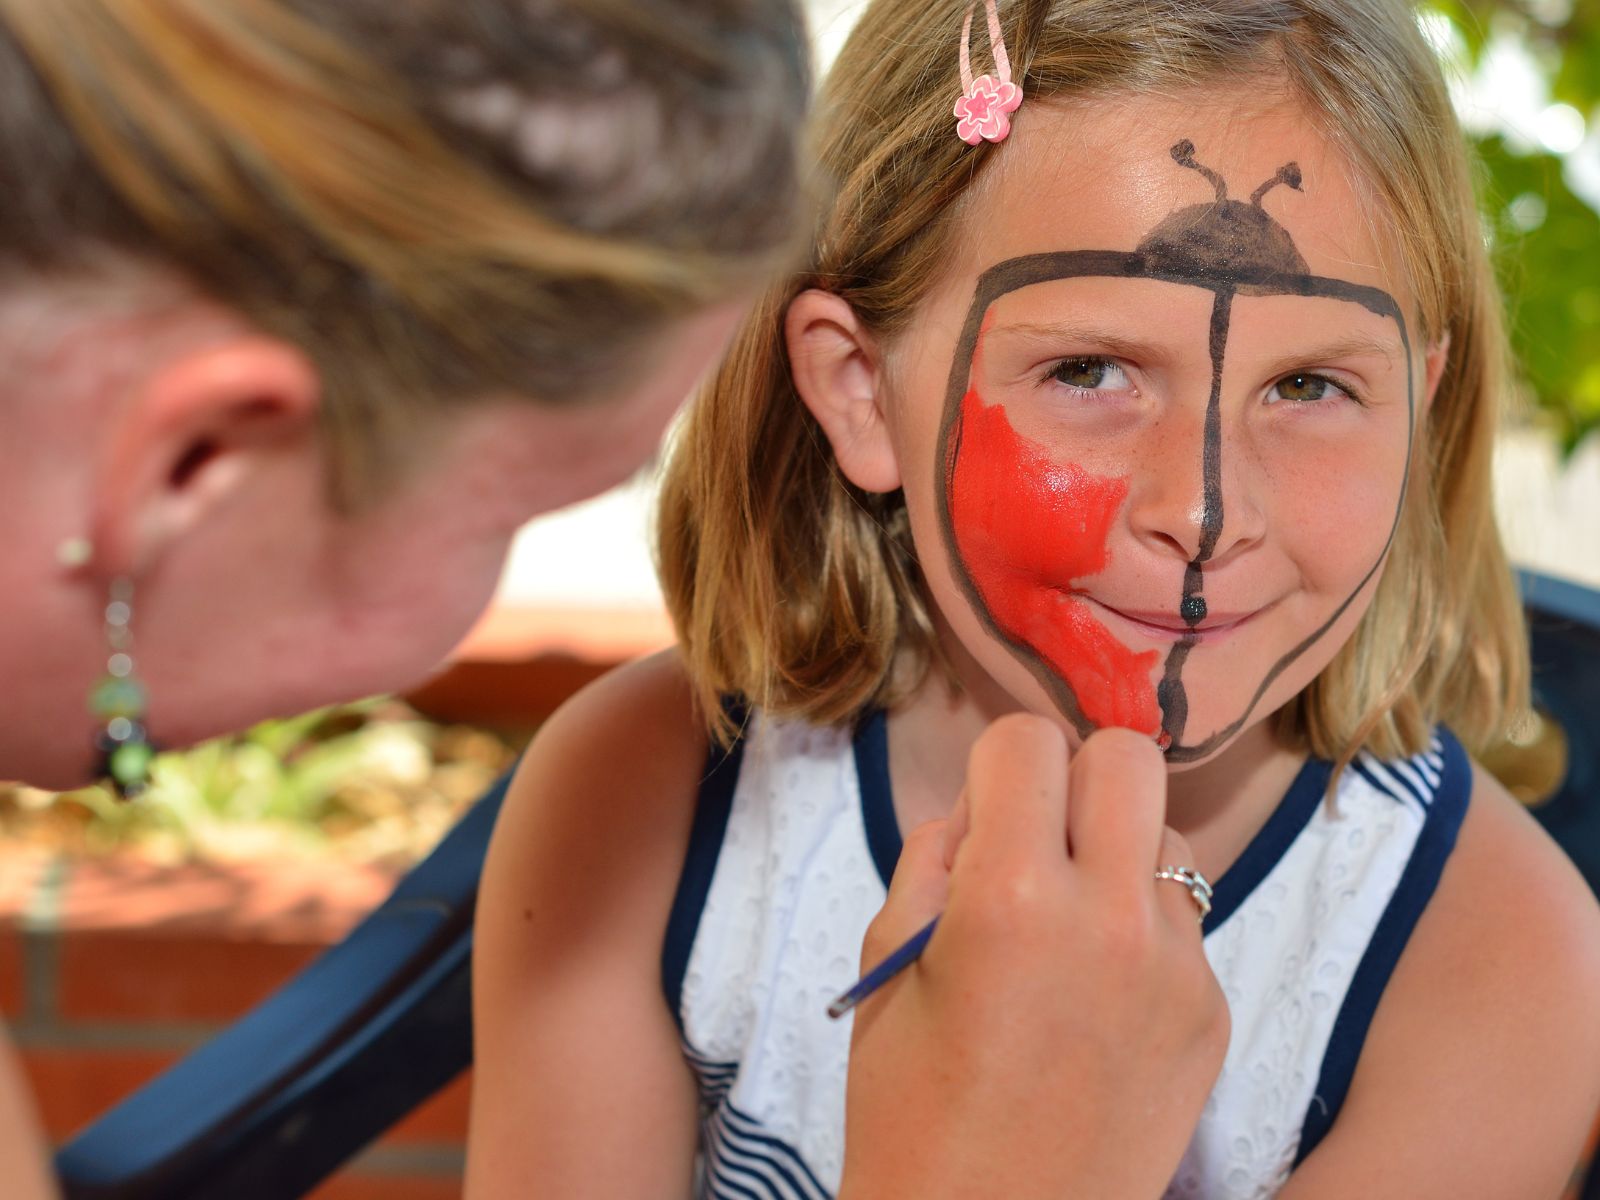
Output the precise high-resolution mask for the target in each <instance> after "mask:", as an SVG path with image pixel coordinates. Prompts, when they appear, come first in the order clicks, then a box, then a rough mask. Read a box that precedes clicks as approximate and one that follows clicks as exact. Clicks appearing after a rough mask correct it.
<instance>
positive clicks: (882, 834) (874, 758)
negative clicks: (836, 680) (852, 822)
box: [854, 708, 902, 887]
mask: <svg viewBox="0 0 1600 1200" xmlns="http://www.w3.org/2000/svg"><path fill="white" fill-rule="evenodd" d="M854 748H855V759H856V780H857V782H858V783H859V785H860V788H861V821H862V824H863V825H865V827H866V831H867V850H868V851H869V852H870V853H871V854H872V865H873V866H875V867H877V868H878V876H879V877H880V878H881V879H882V880H883V886H884V887H888V886H889V880H890V879H891V878H893V877H894V868H895V864H896V863H898V862H899V861H900V847H901V844H902V843H901V840H900V822H899V821H897V820H896V819H895V815H894V788H893V787H892V786H891V784H890V782H889V718H888V715H887V714H886V713H885V712H884V711H883V710H882V709H881V708H877V709H873V710H872V711H871V712H869V713H868V714H867V715H866V716H864V717H862V718H861V723H860V724H859V725H858V726H856V735H855V746H854Z"/></svg>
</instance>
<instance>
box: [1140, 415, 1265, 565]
mask: <svg viewBox="0 0 1600 1200" xmlns="http://www.w3.org/2000/svg"><path fill="white" fill-rule="evenodd" d="M1212 422H1213V423H1214V426H1215V427H1214V428H1210V429H1208V428H1207V418H1206V414H1205V413H1204V412H1197V413H1169V414H1167V415H1164V416H1163V417H1162V419H1161V420H1160V421H1158V422H1157V423H1156V424H1154V425H1153V426H1151V427H1150V428H1149V429H1148V430H1147V431H1146V433H1145V435H1144V436H1143V437H1142V438H1141V439H1140V441H1141V446H1140V458H1139V461H1138V462H1136V463H1135V464H1134V466H1133V471H1132V486H1131V487H1130V489H1129V496H1128V509H1129V511H1128V517H1129V521H1130V523H1131V525H1132V527H1133V531H1134V534H1135V536H1136V537H1138V538H1139V539H1140V540H1141V541H1142V542H1144V543H1145V544H1147V545H1149V546H1150V547H1152V548H1153V549H1155V550H1156V551H1157V552H1158V553H1160V554H1163V555H1167V556H1170V557H1173V558H1178V559H1181V560H1182V561H1183V562H1185V563H1195V564H1199V563H1207V562H1210V563H1218V562H1222V561H1224V560H1226V559H1229V558H1231V557H1233V556H1236V555H1237V554H1239V553H1240V552H1241V551H1243V550H1244V549H1246V548H1248V547H1249V546H1251V545H1254V544H1255V543H1256V542H1258V541H1260V540H1261V538H1262V536H1263V535H1264V533H1265V532H1266V521H1265V516H1264V509H1263V507H1262V505H1261V503H1260V500H1261V497H1260V483H1261V472H1260V470H1259V466H1258V464H1257V462H1256V459H1255V454H1254V451H1253V449H1252V447H1251V446H1250V444H1249V439H1248V437H1247V436H1245V435H1244V434H1243V433H1242V431H1240V430H1238V429H1237V428H1236V427H1235V426H1233V425H1231V424H1230V423H1229V422H1227V421H1225V420H1222V419H1221V418H1220V416H1213V418H1212Z"/></svg>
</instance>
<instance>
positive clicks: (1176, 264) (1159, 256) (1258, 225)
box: [1139, 138, 1308, 282]
mask: <svg viewBox="0 0 1600 1200" xmlns="http://www.w3.org/2000/svg"><path fill="white" fill-rule="evenodd" d="M1172 157H1173V160H1174V161H1176V162H1177V163H1178V164H1179V165H1180V166H1185V167H1188V168H1189V169H1190V170H1191V171H1198V172H1200V174H1202V175H1204V176H1205V177H1206V178H1207V179H1208V180H1210V182H1211V186H1212V187H1214V188H1215V189H1216V191H1217V198H1216V200H1215V201H1214V202H1212V203H1210V204H1193V205H1190V206H1189V207H1188V208H1180V209H1179V210H1178V211H1177V212H1175V213H1173V214H1172V215H1171V216H1170V217H1168V218H1167V219H1166V220H1164V221H1162V222H1161V224H1159V225H1157V226H1156V227H1155V229H1153V230H1151V232H1150V234H1149V235H1148V236H1147V237H1146V238H1145V239H1144V241H1142V242H1140V243H1139V253H1140V254H1141V255H1142V256H1143V257H1144V260H1145V267H1146V270H1148V271H1149V272H1150V274H1152V275H1160V276H1169V277H1178V278H1184V279H1195V280H1206V279H1215V280H1217V281H1218V282H1225V281H1229V280H1237V279H1239V278H1240V277H1241V276H1243V277H1256V278H1260V277H1264V276H1271V275H1304V274H1307V273H1308V268H1307V266H1306V261H1305V259H1303V258H1301V257H1300V252H1299V251H1298V250H1296V249H1295V246H1294V242H1293V241H1292V240H1291V239H1290V237H1289V232H1288V230H1286V229H1284V227H1283V226H1282V225H1279V224H1278V223H1277V222H1276V221H1274V220H1273V219H1272V218H1271V217H1270V216H1268V215H1267V213H1266V211H1265V210H1264V209H1263V208H1262V207H1261V197H1262V196H1264V195H1266V194H1267V192H1269V191H1270V190H1271V189H1272V188H1274V187H1276V186H1277V185H1278V184H1280V183H1286V184H1288V185H1289V186H1290V187H1292V188H1294V189H1295V190H1296V191H1298V190H1299V189H1300V168H1299V167H1298V166H1297V165H1296V164H1294V163H1285V164H1284V165H1283V166H1281V167H1279V168H1278V173H1277V174H1276V175H1274V176H1273V177H1272V178H1271V179H1269V180H1267V181H1266V182H1265V183H1263V184H1262V185H1261V186H1260V187H1258V188H1257V189H1256V190H1255V191H1254V192H1252V193H1251V195H1250V203H1248V204H1245V203H1244V202H1242V201H1239V200H1229V199H1228V185H1227V183H1226V182H1225V181H1224V180H1223V178H1222V176H1220V175H1218V174H1217V173H1216V172H1215V171H1213V170H1212V169H1211V168H1210V167H1207V166H1205V165H1203V164H1201V163H1198V162H1196V161H1195V158H1194V143H1193V142H1191V141H1189V140H1188V139H1187V138H1185V139H1184V140H1183V141H1181V142H1179V143H1178V144H1177V145H1175V146H1173V147H1172Z"/></svg>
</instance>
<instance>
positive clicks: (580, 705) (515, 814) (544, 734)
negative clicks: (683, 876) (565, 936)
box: [480, 651, 709, 940]
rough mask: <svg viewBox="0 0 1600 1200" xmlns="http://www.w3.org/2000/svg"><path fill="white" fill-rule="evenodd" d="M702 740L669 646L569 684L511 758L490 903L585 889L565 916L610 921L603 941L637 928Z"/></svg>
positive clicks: (666, 894)
mask: <svg viewBox="0 0 1600 1200" xmlns="http://www.w3.org/2000/svg"><path fill="white" fill-rule="evenodd" d="M708 748H709V742H708V738H707V734H706V727H705V724H704V722H703V720H702V719H701V717H700V716H699V715H698V714H697V712H696V710H695V707H694V704H693V702H692V699H691V693H690V688H689V683H688V679H687V676H686V675H685V674H684V670H683V666H682V663H681V661H680V660H679V658H678V656H677V654H676V653H675V652H674V651H663V652H662V653H660V654H657V655H654V656H652V657H650V658H646V659H642V660H640V661H638V662H635V663H631V664H629V665H627V666H624V667H621V668H619V669H618V670H616V671H613V672H611V673H609V674H607V675H605V676H603V677H602V678H600V679H598V680H596V681H595V682H594V683H591V684H590V685H588V686H587V687H585V688H584V689H582V690H581V691H579V692H578V693H577V694H576V695H574V696H573V697H572V698H571V699H570V700H568V701H567V702H566V704H564V705H563V706H562V707H561V708H560V709H559V710H557V712H556V713H555V714H554V715H553V716H552V717H551V718H550V719H549V720H548V721H546V722H545V724H544V725H543V727H541V728H540V730H539V732H538V733H537V734H536V735H535V737H534V738H533V741H532V742H531V743H530V744H529V746H528V749H527V752H526V753H525V754H524V755H523V758H522V762H521V763H520V764H519V765H518V767H517V772H516V775H515V777H514V779H513V780H512V784H511V787H510V789H509V791H508V792H507V795H506V800H505V804H504V807H503V809H502V811H501V814H500V817H499V819H498V821H497V822H496V826H495V833H494V838H493V842H492V844H491V846H490V850H489V857H488V861H487V862H486V864H485V868H484V891H485V897H484V898H485V900H486V901H487V902H488V905H489V906H490V907H491V908H494V909H497V910H499V911H502V912H521V911H523V910H524V909H527V908H530V907H536V906H537V905H539V904H542V903H548V902H549V901H550V899H551V898H552V897H557V896H560V897H565V898H567V899H568V900H570V901H571V902H573V903H574V904H575V905H576V904H578V903H586V901H583V900H581V899H580V898H588V901H592V902H593V905H594V912H593V913H587V912H586V913H584V914H582V915H581V916H580V915H577V914H575V915H574V918H573V919H574V920H577V921H580V922H589V921H598V920H601V919H608V920H610V921H611V922H612V924H613V925H614V926H615V927H614V928H611V929H608V930H606V931H604V932H605V935H606V936H607V937H608V938H612V939H620V940H631V939H632V938H633V937H634V936H635V935H636V934H647V931H648V928H649V926H650V925H651V924H653V923H654V919H655V917H656V916H661V917H662V918H663V919H664V915H665V912H666V908H667V905H668V904H669V903H670V900H671V896H672V890H673V887H674V886H675V884H676V878H677V872H678V869H679V867H680V866H681V863H682V858H683V852H684V848H685V846H686V845H687V844H688V838H689V828H690V823H691V821H692V819H693V815H694V805H695V797H696V794H697V789H698V784H699V781H700V778H701V776H702V774H703V773H704V768H705V763H706V758H707V753H708ZM602 898H603V902H602ZM484 907H485V905H484V904H483V903H480V912H481V911H482V910H483V909H484ZM592 932H594V933H595V934H597V935H598V934H600V933H601V932H602V931H601V930H599V929H598V928H596V929H592ZM516 937H517V938H518V939H519V940H521V939H522V931H517V933H516ZM657 939H658V940H659V931H658V932H657Z"/></svg>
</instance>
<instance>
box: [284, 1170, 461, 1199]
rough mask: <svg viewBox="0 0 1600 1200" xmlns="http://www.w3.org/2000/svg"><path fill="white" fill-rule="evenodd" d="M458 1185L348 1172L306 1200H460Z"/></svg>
mask: <svg viewBox="0 0 1600 1200" xmlns="http://www.w3.org/2000/svg"><path fill="white" fill-rule="evenodd" d="M460 1198H461V1181H460V1180H458V1179H456V1178H454V1177H453V1176H452V1177H449V1178H437V1177H436V1178H419V1177H415V1176H413V1177H410V1178H407V1177H405V1176H401V1175H378V1174H371V1175H368V1174H364V1173H362V1172H361V1171H359V1170H356V1169H352V1170H349V1171H346V1172H344V1173H343V1174H340V1175H335V1176H334V1177H333V1178H332V1179H330V1180H328V1181H327V1182H326V1183H324V1184H323V1185H322V1186H321V1187H319V1188H318V1189H317V1190H316V1191H314V1192H312V1193H311V1195H310V1196H309V1197H308V1198H307V1200H460Z"/></svg>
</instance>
